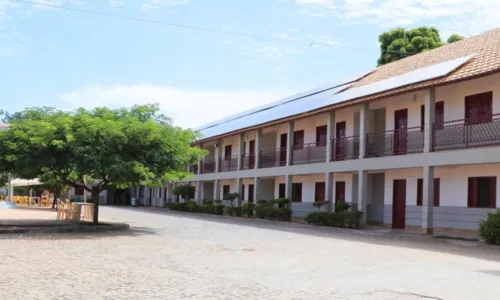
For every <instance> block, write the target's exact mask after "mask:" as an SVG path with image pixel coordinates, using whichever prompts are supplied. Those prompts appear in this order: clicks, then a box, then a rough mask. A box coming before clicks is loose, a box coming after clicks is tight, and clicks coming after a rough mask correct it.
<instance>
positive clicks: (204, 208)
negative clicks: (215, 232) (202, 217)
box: [200, 204, 215, 215]
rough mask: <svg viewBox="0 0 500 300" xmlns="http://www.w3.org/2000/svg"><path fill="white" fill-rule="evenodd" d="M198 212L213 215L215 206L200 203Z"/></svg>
mask: <svg viewBox="0 0 500 300" xmlns="http://www.w3.org/2000/svg"><path fill="white" fill-rule="evenodd" d="M200 212H201V213H204V214H211V215H213V214H215V207H214V206H213V205H207V204H205V205H202V206H201V207H200Z"/></svg>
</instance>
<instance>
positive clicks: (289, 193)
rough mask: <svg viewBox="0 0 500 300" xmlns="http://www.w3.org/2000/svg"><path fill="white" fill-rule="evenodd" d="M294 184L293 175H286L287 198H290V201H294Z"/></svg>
mask: <svg viewBox="0 0 500 300" xmlns="http://www.w3.org/2000/svg"><path fill="white" fill-rule="evenodd" d="M292 184H293V177H292V175H285V198H287V199H288V200H290V202H292Z"/></svg>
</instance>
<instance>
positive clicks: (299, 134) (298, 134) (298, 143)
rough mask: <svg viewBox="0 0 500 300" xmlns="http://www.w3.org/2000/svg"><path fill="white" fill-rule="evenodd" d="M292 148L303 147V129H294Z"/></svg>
mask: <svg viewBox="0 0 500 300" xmlns="http://www.w3.org/2000/svg"><path fill="white" fill-rule="evenodd" d="M293 148H294V149H302V148H304V130H299V131H295V132H294V133H293Z"/></svg>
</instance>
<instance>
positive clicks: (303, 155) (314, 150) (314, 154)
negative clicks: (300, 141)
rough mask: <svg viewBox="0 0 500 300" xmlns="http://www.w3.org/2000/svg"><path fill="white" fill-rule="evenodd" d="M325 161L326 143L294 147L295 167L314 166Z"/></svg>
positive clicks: (293, 159)
mask: <svg viewBox="0 0 500 300" xmlns="http://www.w3.org/2000/svg"><path fill="white" fill-rule="evenodd" d="M285 157H286V156H285ZM285 161H286V159H285ZM325 161H326V145H325V144H324V143H309V144H304V145H300V146H294V148H293V152H292V164H293V165H304V164H313V163H319V162H325Z"/></svg>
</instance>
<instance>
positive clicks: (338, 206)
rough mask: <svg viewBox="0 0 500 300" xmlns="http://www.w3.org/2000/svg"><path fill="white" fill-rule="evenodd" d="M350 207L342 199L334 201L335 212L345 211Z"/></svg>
mask: <svg viewBox="0 0 500 300" xmlns="http://www.w3.org/2000/svg"><path fill="white" fill-rule="evenodd" d="M349 208H351V204H349V203H347V202H345V201H344V200H337V201H335V210H336V211H337V212H346V211H348V210H349Z"/></svg>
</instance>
